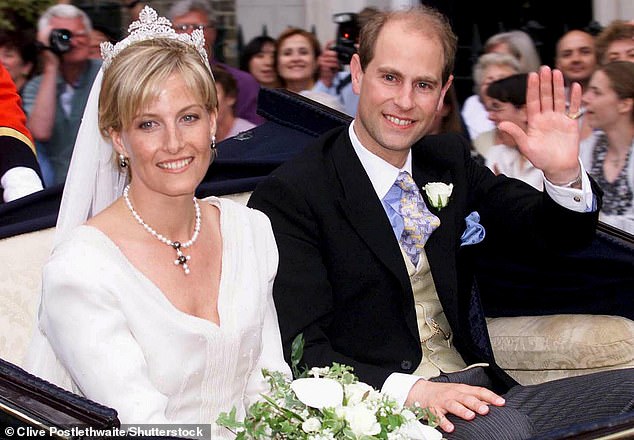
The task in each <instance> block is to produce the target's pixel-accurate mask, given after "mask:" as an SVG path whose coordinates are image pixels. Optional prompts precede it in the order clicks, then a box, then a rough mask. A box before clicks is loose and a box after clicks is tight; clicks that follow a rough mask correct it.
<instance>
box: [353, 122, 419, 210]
mask: <svg viewBox="0 0 634 440" xmlns="http://www.w3.org/2000/svg"><path fill="white" fill-rule="evenodd" d="M355 121H356V119H355V120H354V121H352V123H351V124H350V126H349V127H348V136H350V142H352V148H354V152H355V153H356V154H357V156H358V157H359V160H360V161H361V165H362V166H363V169H365V172H366V173H367V175H368V177H369V178H370V182H372V187H373V188H374V191H375V192H376V195H377V196H378V197H379V199H380V200H383V198H384V197H385V195H386V194H387V192H388V191H389V190H390V188H391V187H392V185H394V182H395V181H396V178H397V177H398V174H399V173H400V172H401V171H407V172H408V173H409V174H410V176H411V175H412V152H411V150H410V151H409V152H408V153H407V159H406V160H405V165H403V167H402V168H396V167H395V166H394V165H392V164H390V163H388V162H386V161H385V160H383V159H381V158H380V157H379V156H377V155H376V154H374V153H371V152H370V151H369V150H368V149H367V148H365V147H364V146H363V145H362V144H361V141H360V140H359V138H358V137H357V134H356V133H355V132H354V124H355Z"/></svg>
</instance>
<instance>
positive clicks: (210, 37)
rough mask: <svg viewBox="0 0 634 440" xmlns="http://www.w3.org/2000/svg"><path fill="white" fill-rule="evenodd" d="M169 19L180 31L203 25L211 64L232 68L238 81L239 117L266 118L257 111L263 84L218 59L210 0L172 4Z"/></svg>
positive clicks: (189, 31)
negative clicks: (215, 55)
mask: <svg viewBox="0 0 634 440" xmlns="http://www.w3.org/2000/svg"><path fill="white" fill-rule="evenodd" d="M168 16H169V19H170V20H171V22H172V25H173V26H174V29H176V31H177V32H186V33H189V34H191V33H192V32H193V30H194V29H202V30H203V32H204V34H205V44H206V45H207V48H206V49H207V54H208V55H209V62H210V63H211V64H218V65H220V66H222V68H224V69H225V70H226V71H228V72H229V73H230V74H231V75H232V76H233V77H234V79H235V80H236V83H237V85H238V96H237V99H236V104H235V114H236V116H237V117H239V118H242V119H246V120H247V121H251V122H252V123H254V124H256V125H257V124H260V123H262V122H263V119H262V118H261V117H260V116H258V115H257V114H256V110H257V99H258V92H259V91H260V85H259V84H258V82H257V81H256V80H255V78H253V76H251V75H250V74H249V73H247V72H243V71H242V70H239V69H236V68H234V67H231V66H229V65H227V64H223V63H220V62H218V61H217V60H215V59H214V50H213V48H214V43H215V42H216V36H217V30H216V20H215V17H214V13H213V9H212V8H211V5H210V2H209V0H180V1H177V2H176V3H174V4H173V5H172V7H171V8H170V10H169V13H168Z"/></svg>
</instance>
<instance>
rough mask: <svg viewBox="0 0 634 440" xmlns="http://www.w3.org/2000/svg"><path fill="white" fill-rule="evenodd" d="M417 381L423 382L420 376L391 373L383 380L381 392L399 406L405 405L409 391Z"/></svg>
mask: <svg viewBox="0 0 634 440" xmlns="http://www.w3.org/2000/svg"><path fill="white" fill-rule="evenodd" d="M419 380H425V379H423V378H422V377H420V376H414V375H413V374H405V373H392V374H390V375H389V376H388V378H387V379H385V382H384V383H383V386H382V387H381V392H382V393H385V394H387V395H389V396H390V397H392V398H393V399H394V400H396V401H397V402H398V403H399V404H401V405H405V401H406V400H407V396H408V394H409V391H410V390H411V389H412V387H413V386H414V384H415V383H416V382H418V381H419Z"/></svg>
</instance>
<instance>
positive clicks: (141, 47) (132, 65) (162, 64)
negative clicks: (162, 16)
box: [99, 38, 218, 137]
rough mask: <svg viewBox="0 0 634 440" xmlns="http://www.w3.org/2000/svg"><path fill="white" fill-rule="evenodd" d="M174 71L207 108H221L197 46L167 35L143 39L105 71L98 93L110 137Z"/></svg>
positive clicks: (101, 120)
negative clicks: (169, 37)
mask: <svg viewBox="0 0 634 440" xmlns="http://www.w3.org/2000/svg"><path fill="white" fill-rule="evenodd" d="M174 73H177V74H179V75H181V77H182V78H183V80H184V81H185V84H186V85H187V88H188V89H189V90H190V91H191V93H192V95H194V96H196V97H198V98H200V103H201V104H202V105H203V106H204V107H205V108H206V109H207V111H209V112H212V111H214V110H216V109H217V108H218V97H217V94H216V86H215V83H214V80H213V77H212V75H211V72H210V71H209V68H208V67H207V66H206V64H205V63H204V61H203V60H202V58H201V56H200V54H199V53H198V51H197V50H196V48H195V47H194V46H192V45H190V44H187V43H184V42H181V41H178V40H173V39H168V38H156V39H152V40H143V41H140V42H138V43H135V44H132V45H130V46H129V47H127V48H125V49H123V50H122V51H121V52H120V53H119V54H118V55H117V56H116V57H115V58H114V59H113V60H112V64H110V66H108V68H107V69H106V70H105V72H104V74H103V82H102V86H101V92H100V94H99V130H100V131H101V133H102V134H103V135H104V136H106V137H108V136H109V134H108V132H109V131H110V130H114V131H121V130H122V129H124V128H127V127H129V126H130V124H131V123H132V121H133V120H134V118H135V116H136V115H137V114H138V113H139V112H140V111H142V109H144V108H145V107H147V106H148V105H149V104H150V103H151V102H152V101H154V100H155V99H156V98H157V97H158V95H159V93H160V91H161V89H162V86H163V84H165V82H166V81H167V80H168V78H169V77H170V75H172V74H174Z"/></svg>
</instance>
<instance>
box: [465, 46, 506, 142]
mask: <svg viewBox="0 0 634 440" xmlns="http://www.w3.org/2000/svg"><path fill="white" fill-rule="evenodd" d="M515 73H519V62H518V61H517V59H515V58H514V57H512V56H511V55H508V54H501V53H488V54H484V55H482V56H481V57H480V58H478V62H477V63H476V65H475V66H473V81H474V86H473V90H474V92H475V94H474V95H472V96H470V97H469V98H467V100H466V101H465V102H464V105H463V106H462V112H461V113H462V119H463V120H464V122H465V125H466V126H467V129H468V130H469V136H470V137H471V140H472V141H473V144H474V146H475V147H476V149H477V150H478V152H479V153H480V154H484V153H485V152H486V148H488V147H489V146H491V145H493V144H494V143H497V142H495V139H493V138H492V136H494V133H495V132H494V131H493V130H495V125H494V124H493V123H492V122H491V121H490V120H489V115H488V113H487V109H486V107H485V101H486V96H487V94H486V90H487V87H488V86H489V84H491V83H492V82H493V81H496V80H498V79H500V78H505V77H507V76H511V75H513V74H515ZM483 133H487V134H486V135H485V138H483V139H478V136H480V135H482V134H483Z"/></svg>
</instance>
